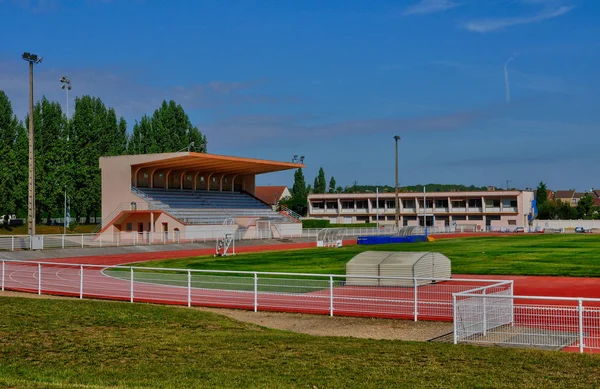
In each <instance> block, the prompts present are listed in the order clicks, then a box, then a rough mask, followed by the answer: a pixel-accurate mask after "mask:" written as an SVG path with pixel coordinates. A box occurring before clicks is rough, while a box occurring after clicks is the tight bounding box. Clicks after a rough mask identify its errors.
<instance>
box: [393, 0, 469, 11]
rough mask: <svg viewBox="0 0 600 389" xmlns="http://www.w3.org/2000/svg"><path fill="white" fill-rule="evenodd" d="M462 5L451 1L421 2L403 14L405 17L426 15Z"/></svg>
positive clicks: (427, 0) (423, 0) (425, 0)
mask: <svg viewBox="0 0 600 389" xmlns="http://www.w3.org/2000/svg"><path fill="white" fill-rule="evenodd" d="M459 5H461V4H460V3H456V2H454V1H450V0H421V1H420V2H418V3H417V4H414V5H412V6H410V7H408V8H406V9H405V10H404V12H402V14H403V15H425V14H431V13H435V12H444V11H446V10H449V9H452V8H455V7H458V6H459Z"/></svg>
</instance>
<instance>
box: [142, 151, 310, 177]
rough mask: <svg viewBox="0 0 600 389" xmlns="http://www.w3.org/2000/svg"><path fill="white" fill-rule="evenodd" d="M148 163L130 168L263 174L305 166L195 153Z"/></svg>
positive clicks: (157, 159)
mask: <svg viewBox="0 0 600 389" xmlns="http://www.w3.org/2000/svg"><path fill="white" fill-rule="evenodd" d="M156 156H157V157H156V158H155V159H152V160H150V161H148V160H146V161H144V162H141V163H137V164H132V165H131V167H132V168H158V169H189V170H195V171H206V172H215V173H228V174H263V173H271V172H277V171H281V170H288V169H297V168H302V167H304V166H305V165H304V164H301V163H292V162H278V161H268V160H264V159H254V158H242V157H230V156H226V155H216V154H205V153H195V152H183V153H169V154H156Z"/></svg>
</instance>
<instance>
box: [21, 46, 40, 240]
mask: <svg viewBox="0 0 600 389" xmlns="http://www.w3.org/2000/svg"><path fill="white" fill-rule="evenodd" d="M22 58H23V60H24V61H27V62H29V184H28V196H27V233H28V234H29V235H31V236H33V235H35V154H34V132H33V65H34V64H38V63H41V62H42V57H39V56H38V55H37V54H31V53H29V52H25V53H23V55H22Z"/></svg>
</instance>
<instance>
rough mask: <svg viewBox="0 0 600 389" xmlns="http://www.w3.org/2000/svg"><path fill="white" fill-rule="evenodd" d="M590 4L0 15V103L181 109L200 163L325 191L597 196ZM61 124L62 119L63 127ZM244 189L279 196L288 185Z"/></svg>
mask: <svg viewBox="0 0 600 389" xmlns="http://www.w3.org/2000/svg"><path fill="white" fill-rule="evenodd" d="M598 20H600V1H596V0H420V1H419V0H406V1H403V0H399V1H391V0H387V1H383V0H364V1H363V0H354V1H347V0H327V1H323V0H314V1H313V0H305V1H297V0H277V1H267V0H260V1H259V0H255V1H249V0H239V1H236V0H223V1H202V0H197V1H192V0H180V1H158V0H154V1H150V0H119V1H117V0H78V1H76V0H0V37H1V39H0V90H4V91H5V92H6V93H7V95H8V96H9V98H10V99H11V101H12V103H13V109H14V110H15V113H16V114H17V116H19V117H20V118H24V117H25V115H26V113H27V109H28V100H27V99H28V82H29V80H28V69H27V64H26V63H25V62H24V61H22V60H21V54H22V53H23V52H25V51H28V52H32V53H36V54H38V55H41V56H43V62H42V63H41V64H39V65H36V68H35V98H36V100H37V99H39V98H41V96H42V95H45V96H46V97H47V98H49V99H51V100H57V101H59V102H61V103H62V104H63V105H65V110H66V104H67V97H66V95H65V92H64V91H63V90H61V89H60V83H59V79H60V77H61V76H63V75H65V76H67V77H68V78H69V79H70V80H71V82H72V85H73V89H72V90H71V92H70V95H69V105H70V109H71V111H72V107H73V102H74V98H75V97H76V96H81V95H86V94H89V95H93V96H98V97H100V98H101V99H102V100H103V101H104V102H105V104H107V105H108V106H112V107H114V108H115V110H116V112H117V114H118V115H122V116H123V117H125V119H126V120H127V122H128V125H129V130H130V131H131V128H132V127H133V124H134V123H135V120H139V118H140V117H141V116H142V115H144V114H151V113H152V112H153V111H154V109H156V108H157V107H158V106H159V104H160V103H161V102H162V100H163V99H166V100H170V99H173V100H175V101H176V102H177V103H179V104H181V105H182V106H183V107H184V109H185V110H186V112H187V113H188V115H189V117H190V119H191V121H192V123H193V124H194V125H196V126H197V127H198V128H199V129H200V131H201V132H202V133H204V134H206V135H207V138H208V151H209V152H210V153H214V154H223V155H235V156H243V157H253V158H262V159H272V160H281V161H291V159H292V157H293V156H294V155H299V156H300V155H303V156H305V163H306V168H305V169H304V174H305V177H306V180H307V183H310V184H312V181H313V179H314V177H315V176H316V175H317V172H318V170H319V168H320V167H322V168H323V169H324V171H325V174H326V176H327V180H329V177H331V176H332V175H333V176H334V177H335V179H336V182H337V184H338V185H341V186H346V185H352V184H353V183H354V182H355V181H356V182H357V183H358V184H361V185H394V183H395V157H396V152H395V141H394V135H399V136H400V137H401V140H400V141H399V143H398V149H399V150H398V158H399V165H400V167H399V183H400V185H401V186H402V185H416V184H424V183H446V184H465V185H477V186H486V185H492V186H496V187H505V186H506V185H507V183H508V185H509V186H510V187H516V188H520V189H525V188H533V187H536V186H537V184H538V183H539V182H540V181H544V182H546V183H547V185H548V187H549V188H552V189H555V190H557V189H577V190H589V189H591V188H592V187H600V181H599V180H598V174H597V171H596V170H597V166H598V155H599V153H598V151H599V145H600V128H599V127H600V126H599V123H600V120H599V119H600V109H599V108H600V95H599V92H598V91H600V73H599V72H598V69H600V24H599V23H598ZM71 113H72V112H71ZM257 184H259V185H289V186H291V185H292V184H293V171H288V172H279V173H272V174H266V175H261V176H258V177H257Z"/></svg>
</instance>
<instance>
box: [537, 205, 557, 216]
mask: <svg viewBox="0 0 600 389" xmlns="http://www.w3.org/2000/svg"><path fill="white" fill-rule="evenodd" d="M536 201H537V200H536ZM556 217H557V213H556V204H554V203H553V202H552V201H546V202H545V203H542V204H541V205H540V204H538V219H542V220H552V219H556Z"/></svg>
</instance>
